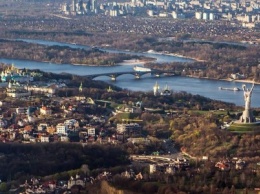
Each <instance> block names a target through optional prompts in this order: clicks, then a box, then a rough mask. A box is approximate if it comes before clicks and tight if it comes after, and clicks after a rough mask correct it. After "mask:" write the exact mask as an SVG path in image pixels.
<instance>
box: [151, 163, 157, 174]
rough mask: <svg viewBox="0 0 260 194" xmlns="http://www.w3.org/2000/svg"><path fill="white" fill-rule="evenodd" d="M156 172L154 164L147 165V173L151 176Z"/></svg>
mask: <svg viewBox="0 0 260 194" xmlns="http://www.w3.org/2000/svg"><path fill="white" fill-rule="evenodd" d="M155 172H156V165H155V164H150V165H149V173H150V174H153V173H155Z"/></svg>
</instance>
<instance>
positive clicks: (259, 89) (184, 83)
mask: <svg viewBox="0 0 260 194" xmlns="http://www.w3.org/2000/svg"><path fill="white" fill-rule="evenodd" d="M23 40H24V41H26V42H32V43H37V44H44V45H49V46H50V45H60V46H70V47H72V48H82V49H90V48H91V47H88V46H83V45H75V44H68V43H58V42H52V41H43V40H27V39H23ZM102 50H104V51H107V52H116V53H126V54H131V55H142V56H147V57H154V58H156V61H157V62H158V63H163V62H173V61H179V62H191V61H192V60H190V59H186V58H180V57H176V56H172V55H164V54H155V53H136V52H130V51H119V50H113V49H102ZM0 62H3V63H9V64H11V63H14V65H15V66H16V67H18V68H28V69H40V70H42V71H46V72H53V73H72V74H76V75H91V74H99V73H111V72H123V71H132V70H133V66H134V65H136V64H133V63H121V64H119V65H118V66H113V67H97V66H80V65H71V64H54V63H45V62H36V61H27V60H15V59H3V58H0ZM95 79H96V80H102V81H106V82H108V83H110V84H113V85H116V86H119V87H121V88H126V89H129V90H133V91H152V88H153V85H154V84H155V83H156V82H157V83H158V84H159V85H160V88H161V89H163V88H164V87H165V85H168V86H169V88H170V89H171V90H173V91H176V92H178V91H186V92H188V93H192V94H199V95H202V96H205V97H208V98H212V99H215V100H221V101H225V102H232V103H235V104H236V105H244V99H243V91H236V92H234V91H227V90H220V89H219V87H224V88H234V87H238V88H241V86H242V83H239V82H227V81H220V80H207V79H196V78H189V77H181V76H174V77H160V78H156V77H151V76H149V75H144V76H142V78H141V79H140V80H136V79H134V76H133V75H121V76H119V77H118V78H117V81H116V82H114V81H111V80H110V78H109V77H106V76H101V77H97V78H95ZM246 85H247V87H251V84H246ZM252 107H260V85H256V86H255V88H254V91H253V94H252Z"/></svg>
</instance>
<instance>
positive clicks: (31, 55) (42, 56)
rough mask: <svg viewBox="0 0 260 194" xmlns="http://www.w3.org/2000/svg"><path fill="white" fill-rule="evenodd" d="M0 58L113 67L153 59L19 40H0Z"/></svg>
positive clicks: (97, 49) (94, 49) (95, 48)
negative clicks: (122, 63)
mask: <svg viewBox="0 0 260 194" xmlns="http://www.w3.org/2000/svg"><path fill="white" fill-rule="evenodd" d="M0 42H1V44H0V58H8V59H20V60H32V61H41V62H51V63H58V64H64V63H69V64H75V65H87V66H115V65H117V64H118V63H121V62H124V61H125V60H136V61H141V62H148V61H152V60H154V59H153V58H149V57H145V56H137V55H128V54H125V53H109V52H106V51H104V50H101V49H99V48H97V47H90V48H89V49H86V48H84V49H83V48H72V47H69V46H60V45H52V46H47V45H41V44H34V43H28V42H24V41H19V40H6V39H1V40H0Z"/></svg>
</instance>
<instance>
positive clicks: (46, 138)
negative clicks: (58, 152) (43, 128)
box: [40, 135, 50, 143]
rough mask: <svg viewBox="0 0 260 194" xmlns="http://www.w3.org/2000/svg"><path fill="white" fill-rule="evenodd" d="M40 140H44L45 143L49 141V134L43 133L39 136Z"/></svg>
mask: <svg viewBox="0 0 260 194" xmlns="http://www.w3.org/2000/svg"><path fill="white" fill-rule="evenodd" d="M40 141H41V142H42V143H44V142H46V143H48V142H50V139H49V136H45V135H43V136H41V137H40Z"/></svg>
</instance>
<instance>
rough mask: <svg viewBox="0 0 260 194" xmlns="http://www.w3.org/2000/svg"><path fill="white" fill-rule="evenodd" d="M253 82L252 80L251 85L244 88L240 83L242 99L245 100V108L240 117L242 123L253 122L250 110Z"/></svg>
mask: <svg viewBox="0 0 260 194" xmlns="http://www.w3.org/2000/svg"><path fill="white" fill-rule="evenodd" d="M254 85H255V83H254V82H253V85H252V87H251V88H250V89H249V88H246V85H245V84H243V85H242V89H243V91H244V100H245V110H244V111H243V114H242V116H241V118H240V122H242V123H252V122H255V118H254V116H253V114H252V112H251V95H252V92H253V89H254Z"/></svg>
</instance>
